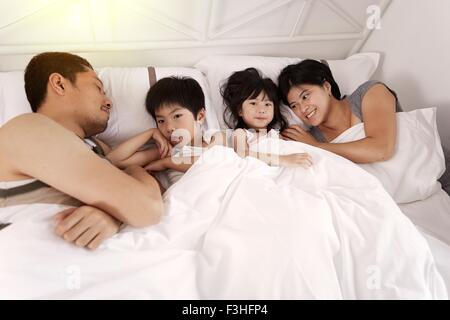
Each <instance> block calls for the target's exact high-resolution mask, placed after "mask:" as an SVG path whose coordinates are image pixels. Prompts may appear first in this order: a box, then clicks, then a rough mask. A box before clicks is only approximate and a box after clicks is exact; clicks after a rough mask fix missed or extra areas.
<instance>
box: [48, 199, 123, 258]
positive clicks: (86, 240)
mask: <svg viewBox="0 0 450 320" xmlns="http://www.w3.org/2000/svg"><path fill="white" fill-rule="evenodd" d="M55 223H56V228H55V231H56V234H57V235H58V236H60V237H61V238H63V239H64V240H66V241H68V242H72V243H73V244H75V245H76V246H79V247H86V248H88V249H91V250H94V249H97V248H98V246H99V245H100V244H101V243H102V242H103V241H104V240H106V239H108V238H110V237H111V236H113V235H115V234H116V233H117V232H118V231H119V227H120V225H121V222H120V221H119V220H117V219H116V218H114V217H112V216H110V215H109V214H107V213H106V212H103V211H102V210H100V209H97V208H95V207H91V206H82V207H79V208H70V209H66V210H64V211H61V212H60V213H58V214H57V215H56V216H55Z"/></svg>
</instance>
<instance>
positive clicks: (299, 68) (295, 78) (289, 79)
mask: <svg viewBox="0 0 450 320" xmlns="http://www.w3.org/2000/svg"><path fill="white" fill-rule="evenodd" d="M325 81H328V83H329V84H330V85H331V93H332V94H333V96H334V97H335V98H336V99H338V100H341V91H340V90H339V86H338V84H337V83H336V81H335V80H334V78H333V75H332V73H331V70H330V68H329V67H328V64H327V63H326V62H319V61H316V60H311V59H307V60H303V61H301V62H299V63H297V64H291V65H289V66H287V67H285V68H284V69H283V70H282V71H281V73H280V75H279V76H278V88H279V93H280V97H281V99H282V101H283V102H284V103H285V104H286V105H289V102H288V101H287V95H288V93H289V90H290V89H291V88H292V87H293V86H298V85H301V84H311V85H318V86H321V85H323V83H324V82H325Z"/></svg>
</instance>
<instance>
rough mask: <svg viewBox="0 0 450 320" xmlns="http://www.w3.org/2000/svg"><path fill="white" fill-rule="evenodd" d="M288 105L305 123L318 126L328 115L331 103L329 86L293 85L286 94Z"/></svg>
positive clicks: (326, 84)
mask: <svg viewBox="0 0 450 320" xmlns="http://www.w3.org/2000/svg"><path fill="white" fill-rule="evenodd" d="M287 101H288V103H289V107H290V108H291V109H292V111H294V113H295V114H296V115H297V117H299V118H300V120H302V121H303V122H304V123H305V124H306V125H309V126H318V125H320V124H321V123H323V122H324V120H325V119H326V118H327V116H328V112H329V109H330V104H331V86H330V84H329V83H328V82H325V83H324V85H323V86H318V85H310V84H302V85H297V86H293V87H292V88H291V89H290V90H289V93H288V95H287Z"/></svg>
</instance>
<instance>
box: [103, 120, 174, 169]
mask: <svg viewBox="0 0 450 320" xmlns="http://www.w3.org/2000/svg"><path fill="white" fill-rule="evenodd" d="M150 139H154V140H155V141H156V142H157V144H158V146H159V149H157V148H150V149H147V150H144V151H138V150H139V149H140V148H141V147H142V146H143V145H144V144H145V143H147V142H148V141H149V140H150ZM170 149H171V148H170V144H169V143H168V141H167V140H166V139H165V138H164V137H163V136H162V134H161V133H160V132H159V130H158V129H156V128H152V129H149V130H146V131H144V132H142V133H140V134H138V135H136V136H134V137H132V138H130V139H129V140H127V141H125V142H123V143H121V144H120V145H118V146H117V147H115V148H114V149H112V150H110V152H108V153H107V154H106V157H107V158H108V159H109V160H110V161H111V163H113V164H114V165H115V166H117V167H119V168H126V167H129V166H131V165H137V166H144V165H146V164H148V163H149V162H151V161H154V160H156V159H159V158H161V157H164V156H167V154H168V153H169V152H170Z"/></svg>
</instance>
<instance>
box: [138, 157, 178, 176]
mask: <svg viewBox="0 0 450 320" xmlns="http://www.w3.org/2000/svg"><path fill="white" fill-rule="evenodd" d="M168 161H172V158H171V157H168V158H164V159H160V160H156V161H153V162H150V163H149V164H148V165H146V166H145V170H147V171H149V172H159V171H164V170H166V169H167V168H168V166H167V162H168Z"/></svg>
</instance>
